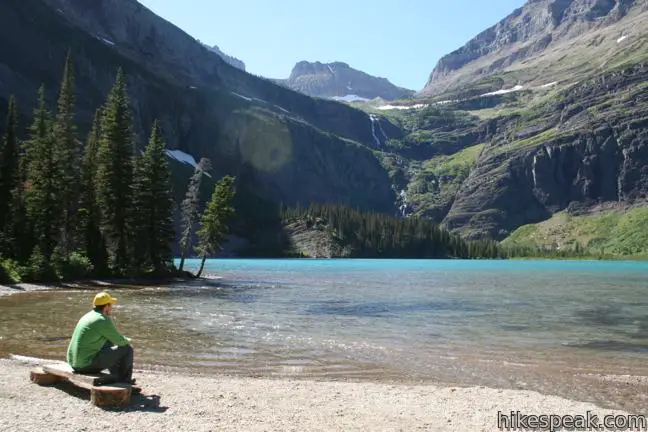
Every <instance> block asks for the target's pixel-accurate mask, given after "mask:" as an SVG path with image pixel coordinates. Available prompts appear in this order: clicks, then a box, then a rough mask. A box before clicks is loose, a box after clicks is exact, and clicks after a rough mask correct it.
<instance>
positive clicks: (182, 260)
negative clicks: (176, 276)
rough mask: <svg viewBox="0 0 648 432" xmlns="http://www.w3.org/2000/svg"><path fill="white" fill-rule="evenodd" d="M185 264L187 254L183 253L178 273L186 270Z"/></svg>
mask: <svg viewBox="0 0 648 432" xmlns="http://www.w3.org/2000/svg"><path fill="white" fill-rule="evenodd" d="M184 262H185V252H184V251H182V254H181V255H180V267H179V268H178V271H182V269H183V268H184Z"/></svg>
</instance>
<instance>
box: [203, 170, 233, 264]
mask: <svg viewBox="0 0 648 432" xmlns="http://www.w3.org/2000/svg"><path fill="white" fill-rule="evenodd" d="M234 194H235V191H234V178H233V177H230V176H225V177H223V178H222V179H221V180H220V181H219V182H218V183H217V184H216V187H215V188H214V193H213V194H212V197H211V199H210V200H209V203H207V208H206V209H205V211H204V212H203V214H202V216H201V218H200V229H199V230H198V233H197V234H198V247H197V248H196V251H197V252H198V255H199V256H201V257H202V261H201V263H200V269H199V270H198V273H197V274H196V277H200V275H201V274H202V272H203V270H204V268H205V261H206V260H207V257H208V256H211V255H213V254H214V253H215V252H216V249H217V248H218V247H219V246H220V244H221V243H222V242H223V240H224V239H225V234H227V232H228V231H229V222H230V219H231V217H232V216H233V215H234V207H232V199H233V198H234Z"/></svg>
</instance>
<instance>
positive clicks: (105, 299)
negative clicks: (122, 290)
mask: <svg viewBox="0 0 648 432" xmlns="http://www.w3.org/2000/svg"><path fill="white" fill-rule="evenodd" d="M115 303H117V299H116V298H115V297H113V296H111V295H110V294H108V293H107V292H100V293H99V294H97V295H96V296H95V298H94V300H93V301H92V305H93V306H95V307H96V306H103V305H107V304H115Z"/></svg>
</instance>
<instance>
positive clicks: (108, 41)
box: [99, 37, 115, 46]
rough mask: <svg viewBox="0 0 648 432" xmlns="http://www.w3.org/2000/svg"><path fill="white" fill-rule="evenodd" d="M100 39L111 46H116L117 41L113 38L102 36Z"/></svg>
mask: <svg viewBox="0 0 648 432" xmlns="http://www.w3.org/2000/svg"><path fill="white" fill-rule="evenodd" d="M99 39H100V40H101V41H103V42H104V43H106V44H108V45H110V46H115V42H113V41H111V40H109V39H106V38H102V37H100V38H99Z"/></svg>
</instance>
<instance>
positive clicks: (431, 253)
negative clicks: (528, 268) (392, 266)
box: [281, 204, 507, 259]
mask: <svg viewBox="0 0 648 432" xmlns="http://www.w3.org/2000/svg"><path fill="white" fill-rule="evenodd" d="M281 217H282V219H283V220H284V221H285V222H290V221H292V220H297V219H301V220H303V221H305V222H306V223H315V221H316V219H319V220H320V223H324V224H326V225H327V226H328V227H329V228H330V229H332V230H333V231H334V234H335V236H336V237H337V238H339V239H340V241H342V242H343V243H344V245H345V246H347V247H349V249H350V250H351V255H350V256H351V257H354V258H465V259H472V258H475V259H476V258H491V259H492V258H505V257H507V254H506V253H505V252H504V251H503V250H502V249H501V248H500V247H499V245H498V243H497V242H496V241H493V240H478V241H466V240H463V239H462V238H461V237H460V236H458V235H456V234H452V233H450V232H449V231H448V230H446V229H444V228H442V227H440V226H439V225H437V224H435V223H433V222H431V221H429V220H426V219H421V218H406V219H401V218H397V217H394V216H390V215H385V214H380V213H371V212H365V211H360V210H355V209H352V208H349V207H346V206H343V205H338V204H327V205H322V204H313V205H311V206H309V207H308V208H303V207H292V208H289V207H285V206H284V207H282V209H281Z"/></svg>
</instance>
